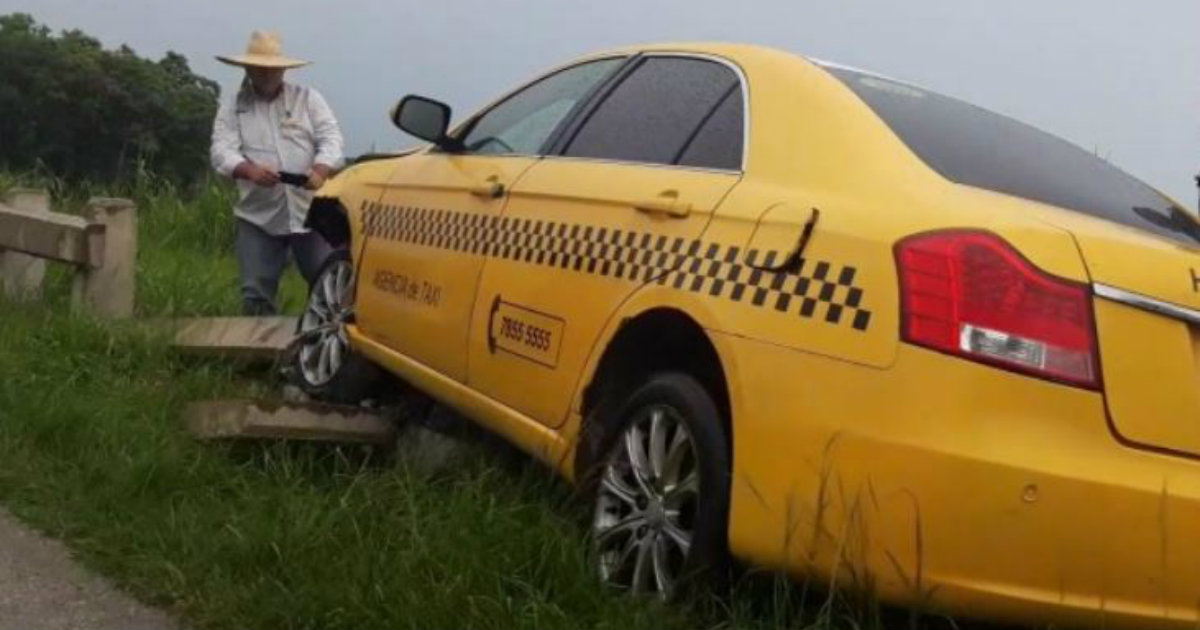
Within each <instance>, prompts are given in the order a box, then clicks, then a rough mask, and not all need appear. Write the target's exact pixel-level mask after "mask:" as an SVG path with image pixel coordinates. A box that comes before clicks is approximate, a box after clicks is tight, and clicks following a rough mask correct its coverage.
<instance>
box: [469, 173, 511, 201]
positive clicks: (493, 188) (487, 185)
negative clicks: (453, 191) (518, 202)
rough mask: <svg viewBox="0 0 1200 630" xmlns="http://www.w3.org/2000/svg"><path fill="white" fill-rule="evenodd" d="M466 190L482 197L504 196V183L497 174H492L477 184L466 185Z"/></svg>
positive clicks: (494, 197)
mask: <svg viewBox="0 0 1200 630" xmlns="http://www.w3.org/2000/svg"><path fill="white" fill-rule="evenodd" d="M467 192H469V193H471V194H472V195H474V196H476V197H481V198H483V199H499V198H500V197H503V196H504V184H502V183H500V177H499V176H498V175H492V176H491V177H489V178H487V179H485V180H483V181H482V182H480V183H478V184H474V185H471V186H468V187H467Z"/></svg>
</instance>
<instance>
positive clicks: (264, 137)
mask: <svg viewBox="0 0 1200 630" xmlns="http://www.w3.org/2000/svg"><path fill="white" fill-rule="evenodd" d="M217 59H218V60H220V61H223V62H225V63H227V64H230V65H233V66H238V67H241V68H245V70H246V76H245V79H243V81H242V85H241V89H239V90H238V92H237V94H236V95H234V97H233V98H232V99H229V100H228V101H227V102H225V103H223V104H222V106H221V108H220V109H219V110H218V112H217V117H216V120H215V121H214V122H213V135H212V149H211V151H210V156H211V158H212V165H213V168H215V169H216V170H217V172H219V173H221V174H223V175H226V176H229V177H232V178H234V180H236V181H237V187H238V193H239V196H238V202H237V205H236V206H235V207H234V214H235V215H236V216H237V257H238V266H239V267H240V269H241V294H242V311H243V313H244V314H246V315H271V314H274V313H275V312H276V306H275V295H276V292H277V291H278V289H279V278H280V276H281V275H283V269H284V267H285V266H286V265H287V255H288V251H289V250H290V251H291V253H292V256H293V258H295V260H296V265H297V266H298V267H299V268H300V273H301V274H303V275H304V278H305V279H306V280H307V281H308V282H309V284H310V285H311V284H312V282H313V281H314V280H315V279H316V275H317V273H318V272H319V271H320V267H321V264H322V263H323V262H324V261H325V257H326V256H328V254H329V251H330V248H329V244H328V243H326V242H325V240H324V239H322V238H321V236H320V235H319V234H317V233H315V232H310V231H309V230H306V229H305V228H304V219H305V216H306V215H307V213H308V207H309V204H310V203H311V202H312V191H313V190H316V189H317V188H319V187H320V186H321V184H322V183H324V181H325V179H326V178H327V177H329V175H330V173H331V172H332V171H333V170H334V168H336V167H337V166H338V164H339V163H340V162H341V160H342V133H341V130H340V129H338V123H337V120H336V119H334V117H333V112H332V111H331V110H330V109H329V105H328V104H326V103H325V99H324V98H322V97H321V95H320V94H319V93H318V92H317V91H316V90H314V89H312V88H310V87H304V86H300V85H296V84H294V83H288V82H285V81H284V80H283V73H284V71H286V70H288V69H289V68H298V67H300V66H303V65H307V63H308V62H306V61H299V60H296V59H290V58H288V57H285V56H283V55H282V54H281V53H280V43H279V38H278V37H277V36H275V35H274V34H272V33H266V32H262V31H255V32H254V33H253V34H252V35H251V36H250V45H249V46H248V47H247V49H246V54H244V55H235V56H228V57H226V56H218V57H217ZM281 172H282V173H297V174H301V175H303V176H304V181H301V182H299V183H300V184H302V185H286V184H284V183H282V182H281V180H280V173H281Z"/></svg>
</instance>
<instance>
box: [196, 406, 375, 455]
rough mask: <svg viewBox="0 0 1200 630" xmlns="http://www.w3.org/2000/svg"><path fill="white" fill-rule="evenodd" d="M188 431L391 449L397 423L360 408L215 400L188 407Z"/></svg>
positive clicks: (206, 435)
mask: <svg viewBox="0 0 1200 630" xmlns="http://www.w3.org/2000/svg"><path fill="white" fill-rule="evenodd" d="M184 423H185V426H186V427H187V430H188V431H189V432H190V433H191V434H192V435H194V436H196V437H197V438H200V439H203V440H231V439H256V440H262V439H276V440H304V441H320V442H339V443H350V444H373V445H377V446H384V447H388V448H391V447H392V446H393V445H395V443H396V427H395V424H394V423H392V422H391V421H389V420H387V419H386V418H384V417H382V416H380V415H378V414H376V413H373V412H371V411H367V410H364V409H361V408H358V407H344V406H339V405H326V404H319V403H291V402H267V401H252V400H216V401H204V402H196V403H192V404H190V405H188V406H187V408H186V409H185V410H184Z"/></svg>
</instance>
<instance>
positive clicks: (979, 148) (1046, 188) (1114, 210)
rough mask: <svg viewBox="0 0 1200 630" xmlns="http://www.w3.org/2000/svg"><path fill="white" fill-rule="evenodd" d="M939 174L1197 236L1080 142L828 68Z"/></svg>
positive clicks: (1180, 216)
mask: <svg viewBox="0 0 1200 630" xmlns="http://www.w3.org/2000/svg"><path fill="white" fill-rule="evenodd" d="M825 69H826V70H828V71H829V72H830V73H831V74H833V75H834V76H835V77H837V78H838V79H840V80H841V81H842V82H843V83H845V84H846V86H847V87H849V88H850V89H851V90H853V91H854V93H855V94H857V95H858V96H859V98H861V99H862V100H863V101H865V102H866V104H867V105H868V106H870V107H871V109H873V110H874V111H875V113H876V114H877V115H878V116H879V117H880V118H882V119H883V121H884V122H885V123H887V125H888V126H889V127H891V128H892V131H894V132H895V133H896V135H897V136H899V137H900V139H901V140H903V141H904V143H905V144H907V145H908V147H909V148H910V149H912V151H913V152H914V153H916V154H917V155H918V156H919V157H920V158H921V159H922V160H924V161H925V163H926V164H928V165H929V166H930V167H931V168H933V169H934V170H936V171H937V172H939V173H941V174H942V176H943V177H945V178H947V179H949V180H951V181H954V182H958V183H960V184H966V185H968V186H975V187H978V188H986V189H988V190H993V191H996V192H1000V193H1005V194H1009V195H1015V196H1017V197H1024V198H1026V199H1032V200H1034V201H1040V202H1042V203H1047V204H1051V205H1055V206H1059V207H1062V208H1066V209H1069V210H1074V211H1077V212H1081V213H1083V214H1088V215H1091V216H1094V217H1098V218H1101V219H1107V220H1109V221H1115V222H1117V223H1120V224H1122V225H1127V226H1130V227H1135V228H1138V229H1141V230H1145V231H1148V232H1153V233H1155V234H1158V235H1160V236H1166V237H1168V238H1170V239H1173V240H1175V241H1179V242H1183V243H1187V244H1189V245H1196V244H1197V243H1200V225H1198V224H1197V223H1196V222H1195V221H1193V220H1192V219H1191V218H1190V216H1188V214H1187V213H1186V211H1184V210H1183V209H1182V208H1179V207H1178V206H1176V205H1175V204H1173V203H1172V202H1171V200H1169V199H1167V198H1166V197H1164V196H1163V195H1161V194H1159V193H1158V192H1157V191H1155V190H1154V189H1153V188H1151V187H1150V186H1148V185H1146V184H1145V183H1143V182H1142V181H1140V180H1138V179H1136V178H1134V177H1132V176H1130V175H1129V174H1127V173H1125V172H1124V171H1122V170H1120V169H1118V168H1116V167H1115V166H1113V165H1111V164H1109V163H1108V162H1105V161H1104V160H1102V159H1100V158H1098V157H1096V156H1094V155H1092V154H1091V153H1088V152H1087V151H1084V150H1083V149H1080V148H1079V147H1077V146H1075V145H1073V144H1071V143H1069V142H1067V141H1065V140H1062V139H1060V138H1058V137H1055V136H1052V135H1050V134H1048V133H1045V132H1043V131H1040V130H1038V129H1035V128H1034V127H1031V126H1029V125H1026V124H1024V123H1021V122H1018V121H1016V120H1013V119H1012V118H1008V117H1006V116H1001V115H1000V114H996V113H993V112H990V111H988V110H986V109H983V108H980V107H976V106H974V105H971V104H968V103H965V102H963V101H960V100H957V99H953V98H949V97H946V96H941V95H939V94H935V93H933V92H927V91H925V90H922V89H919V88H915V87H912V86H910V85H906V84H902V83H897V82H893V81H889V80H887V79H883V78H880V77H876V76H872V75H869V74H864V73H860V72H855V71H852V70H848V69H844V68H837V67H829V66H826V67H825Z"/></svg>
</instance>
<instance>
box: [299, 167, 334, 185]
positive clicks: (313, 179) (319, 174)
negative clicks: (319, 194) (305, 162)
mask: <svg viewBox="0 0 1200 630" xmlns="http://www.w3.org/2000/svg"><path fill="white" fill-rule="evenodd" d="M332 172H333V169H332V168H330V167H329V166H328V165H326V164H313V167H312V170H311V171H309V172H308V183H307V184H305V186H304V187H305V188H307V189H309V190H316V189H318V188H320V187H321V186H322V185H324V184H325V180H327V179H329V174H330V173H332Z"/></svg>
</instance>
